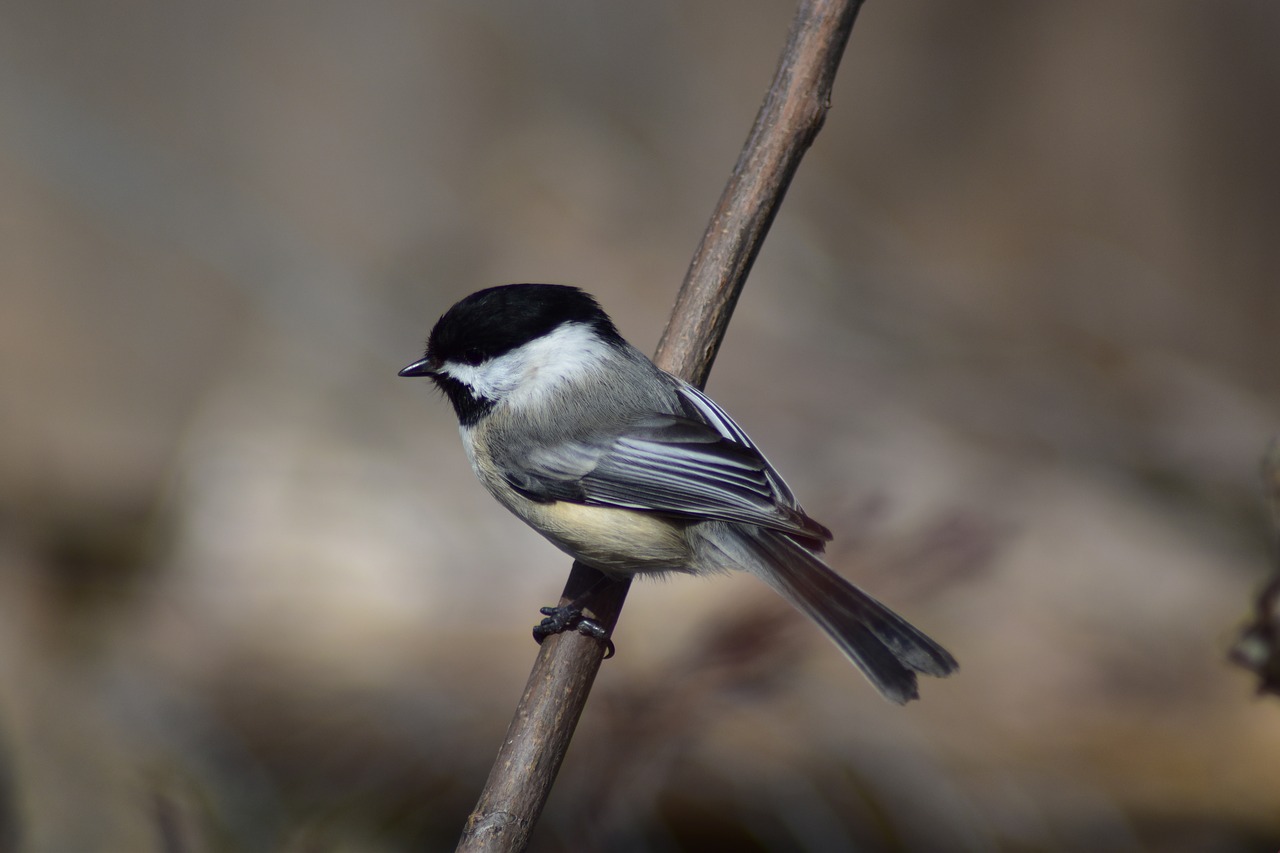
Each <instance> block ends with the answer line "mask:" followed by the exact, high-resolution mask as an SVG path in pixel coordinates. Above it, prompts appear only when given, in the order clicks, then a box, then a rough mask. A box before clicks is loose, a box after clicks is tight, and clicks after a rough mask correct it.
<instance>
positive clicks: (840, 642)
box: [739, 528, 959, 705]
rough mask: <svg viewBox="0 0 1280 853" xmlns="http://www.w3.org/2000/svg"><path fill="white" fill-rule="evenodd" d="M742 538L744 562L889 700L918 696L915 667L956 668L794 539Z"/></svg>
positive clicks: (929, 670)
mask: <svg viewBox="0 0 1280 853" xmlns="http://www.w3.org/2000/svg"><path fill="white" fill-rule="evenodd" d="M739 530H741V528H739ZM742 539H743V540H746V541H745V542H744V544H745V545H746V547H747V549H748V550H749V551H750V552H751V554H752V556H754V557H755V559H754V560H750V561H744V562H749V563H750V564H749V565H744V566H743V568H747V569H749V570H751V571H752V572H753V573H754V574H756V575H758V576H759V577H760V578H761V579H762V580H763V581H764V582H765V583H767V584H769V586H771V587H773V589H774V590H775V591H777V592H778V593H779V594H781V595H782V597H783V598H785V599H787V601H789V602H791V604H792V605H794V606H795V607H796V608H797V609H799V610H800V611H801V612H802V613H804V614H805V615H807V616H809V618H811V619H813V621H815V622H817V623H818V625H820V626H821V627H822V629H823V630H824V631H826V632H827V634H828V635H829V636H830V637H831V639H832V640H833V641H835V644H836V645H837V646H839V647H840V650H841V651H843V652H844V653H845V655H846V656H847V657H848V658H849V659H850V660H852V661H853V662H854V663H855V664H856V665H857V667H858V668H859V669H860V670H862V672H863V674H865V675H866V676H867V678H868V679H870V681H871V683H872V684H874V685H875V686H876V689H878V690H879V691H880V692H881V693H882V694H883V695H884V697H885V698H886V699H888V700H890V701H891V702H896V703H898V704H899V705H902V704H905V703H906V702H908V701H910V700H911V699H916V698H918V697H919V692H918V691H917V686H916V673H917V672H920V673H924V674H925V675H933V676H937V677H939V678H943V677H945V676H948V675H950V674H951V673H953V672H955V671H956V670H957V669H958V668H959V664H958V663H956V659H955V658H954V657H952V656H951V654H950V653H949V652H947V650H946V649H944V648H942V646H940V645H938V644H937V643H935V642H934V641H933V640H931V639H929V638H928V637H927V636H925V635H924V633H923V632H921V631H920V630H919V629H918V628H916V627H915V626H913V625H912V624H911V623H909V622H908V621H907V620H905V619H903V618H902V617H901V616H899V615H898V614H896V613H894V612H893V611H892V610H890V609H889V608H888V607H885V606H884V605H883V604H881V603H880V602H878V601H876V600H875V599H874V598H872V597H871V596H869V595H867V594H866V593H865V592H863V591H862V590H860V589H858V588H857V587H856V586H854V585H853V584H851V583H849V582H848V581H846V580H845V579H844V578H842V577H840V576H839V575H838V574H836V573H835V572H833V571H832V570H831V569H830V568H828V567H827V566H826V564H824V563H823V562H822V561H821V560H819V559H818V558H817V557H815V556H814V555H813V554H811V553H809V552H808V551H807V550H805V548H804V547H803V546H801V545H799V544H798V543H796V542H794V541H792V540H791V539H789V538H787V537H786V536H783V535H781V534H777V533H773V532H770V531H764V530H761V531H759V533H758V534H756V535H749V536H744V537H742Z"/></svg>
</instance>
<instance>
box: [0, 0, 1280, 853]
mask: <svg viewBox="0 0 1280 853" xmlns="http://www.w3.org/2000/svg"><path fill="white" fill-rule="evenodd" d="M791 13H792V7H791V5H790V4H788V3H770V2H755V0H752V2H744V0H705V2H696V3H677V2H656V3H614V4H595V3H589V2H582V0H572V2H571V1H570V0H565V2H552V3H538V4H524V3H519V2H511V1H510V0H500V1H499V2H490V3H482V4H478V3H419V2H406V0H374V2H363V3H354V2H345V3H344V2H330V3H307V4H304V3H284V4H259V3H243V2H242V3H217V4H211V3H172V4H163V3H143V2H126V3H113V4H92V3H71V4H65V3H47V2H41V0H17V1H16V2H9V3H6V4H4V6H3V9H2V10H0V239H2V241H3V251H2V252H0V282H2V286H3V291H2V292H3V297H4V300H3V305H4V311H3V313H0V377H2V382H3V385H2V386H0V388H2V391H3V397H2V398H0V435H2V436H3V439H2V441H0V850H6V851H7V850H32V851H54V853H61V852H62V851H140V850H170V851H186V850H193V851H215V850H267V849H273V850H275V849H282V850H291V851H321V853H326V852H327V851H401V850H432V849H447V848H449V847H450V846H451V845H452V843H453V842H454V840H455V839H456V837H457V833H458V831H459V829H460V827H461V824H462V821H463V819H464V818H465V816H466V814H467V812H468V810H469V808H470V806H471V805H472V804H473V801H474V797H475V795H476V794H477V792H478V790H479V787H480V785H481V783H482V781H483V779H484V776H485V774H486V773H487V770H488V766H489V762H490V761H491V759H492V756H493V754H494V752H495V750H496V749H497V745H498V741H499V739H500V738H501V736H502V733H503V731H504V729H505V726H506V724H507V721H508V718H509V714H510V711H511V709H512V707H513V706H514V703H515V700H516V698H517V696H518V694H519V692H520V690H521V688H522V686H523V682H524V677H525V675H526V673H527V671H528V667H529V665H530V663H531V662H532V659H533V656H534V646H533V644H532V642H531V640H530V637H529V628H530V626H531V625H532V623H533V622H534V621H535V619H536V616H537V614H536V609H537V607H538V606H539V605H542V604H547V603H550V602H552V601H554V599H555V598H556V596H557V595H558V594H559V591H560V587H561V584H562V582H563V579H564V576H565V574H566V571H567V568H568V566H567V560H566V559H565V558H564V557H563V556H561V555H560V554H559V552H557V551H555V550H554V549H553V548H551V546H549V545H546V544H545V543H543V542H542V541H541V540H540V539H538V538H537V537H536V536H535V535H534V534H532V533H531V532H528V531H526V530H525V529H524V528H523V526H522V525H520V524H519V523H518V522H517V521H516V520H514V519H513V518H511V517H509V516H508V515H506V513H505V512H504V511H503V510H502V509H501V508H499V507H498V506H497V505H496V504H494V503H492V501H491V500H490V499H489V498H488V497H487V496H486V495H484V494H483V493H482V491H481V490H480V488H479V486H477V485H476V484H475V483H474V482H473V481H472V478H471V474H470V472H469V470H468V469H467V466H466V461H465V459H464V457H463V453H462V449H461V447H460V445H459V442H458V439H457V436H456V430H455V425H454V421H453V416H452V414H451V412H450V411H449V410H448V407H447V405H445V403H444V402H443V400H441V399H439V398H437V397H435V396H434V395H433V394H432V393H430V392H429V389H428V387H427V384H426V383H424V382H422V381H416V382H410V381H406V380H402V379H397V378H396V376H395V373H396V370H397V369H398V368H399V367H401V366H403V365H404V364H406V363H407V362H409V361H411V360H412V359H414V358H415V357H416V356H417V355H418V354H419V353H420V349H421V345H422V341H423V339H424V337H425V335H426V332H427V330H428V328H429V326H430V324H431V323H432V322H433V321H434V319H435V318H436V317H437V316H439V314H440V313H441V312H442V311H443V310H444V309H445V308H447V307H448V306H449V305H450V304H452V302H453V301H454V300H456V299H458V298H459V297H461V296H463V295H465V294H466V293H469V292H471V291H472V290H475V289H478V288H480V287H483V286H488V285H493V284H500V283H505V282H510V281H556V282H566V283H573V284H578V285H581V286H584V287H586V288H588V289H589V290H591V291H593V292H594V293H596V294H597V295H598V296H599V297H600V298H601V300H602V301H603V303H604V305H605V306H606V308H607V309H608V310H609V311H610V312H611V313H612V314H613V315H614V316H615V318H616V319H617V320H618V322H619V325H620V326H621V328H622V330H623V332H624V334H626V335H627V336H628V337H630V338H631V339H632V340H633V341H634V342H636V343H637V344H638V345H639V346H641V347H642V348H644V349H646V350H651V349H652V348H653V345H654V343H655V342H656V341H657V338H658V335H659V334H660V332H661V328H662V325H663V323H664V322H665V319H666V315H667V312H668V310H669V307H670V305H671V304H672V301H673V298H674V294H675V290H676V288H677V286H678V284H679V281H680V278H681V276H682V274H683V272H684V270H685V267H686V264H687V262H688V258H689V255H690V253H691V251H692V249H693V247H694V246H695V244H696V242H697V240H698V238H699V236H700V234H701V230H702V228H703V225H704V223H705V219H706V217H707V215H708V214H709V212H710V211H711V209H712V206H713V204H714V202H715V200H716V198H717V197H718V194H719V192H720V190H721V188H722V185H723V182H724V179H725V177H726V176H727V173H728V169H729V167H730V166H731V164H732V162H733V161H734V159H735V157H736V155H737V152H738V149H739V146H740V144H741V142H742V140H743V139H744V137H745V134H746V131H747V129H748V127H749V125H750V122H751V120H752V118H753V116H754V114H755V111H756V108H757V106H758V104H759V101H760V99H761V96H762V94H763V92H764V89H765V86H766V85H767V83H768V80H769V78H770V76H771V74H772V71H773V68H774V65H775V62H776V59H777V56H778V53H779V51H780V49H781V46H782V44H783V40H784V36H785V32H786V28H787V25H788V22H789V19H790V16H791ZM1278 43H1280V6H1277V5H1276V4H1273V3H1269V2H1265V0H1256V2H1243V1H1242V0H1241V1H1240V2H1225V3H1214V4H1209V3H1200V4H1196V3H1170V2H1166V0H1141V1H1140V0H1133V2H1123V3H1114V2H1103V0H1097V1H1096V2H1080V3H1018V2H992V3H976V4H975V3H964V4H935V3H923V2H893V3H888V2H873V3H869V4H868V5H867V7H866V8H865V9H864V10H863V12H862V14H861V16H860V19H859V21H858V24H857V27H856V28H855V31H854V35H853V39H852V41H851V44H850V47H849V50H848V53H847V55H846V59H845V62H844V65H843V68H842V71H841V75H840V78H839V79H838V81H837V85H836V90H835V98H834V109H833V111H832V112H831V114H830V116H829V119H828V121H827V124H826V128H825V130H824V132H823V133H822V135H821V136H820V137H819V138H818V141H817V144H816V146H815V147H814V148H813V149H812V151H811V153H810V155H809V157H808V158H807V159H806V161H805V163H804V165H803V167H802V169H801V172H800V174H799V177H798V179H797V181H796V182H795V184H794V186H793V187H792V190H791V193H790V195H789V197H788V199H787V201H786V204H785V205H784V207H783V209H782V212H781V215H780V216H779V218H778V221H777V223H776V225H775V227H774V229H773V233H772V235H771V237H770V238H769V240H768V242H767V243H766V246H765V249H764V251H763V253H762V255H761V257H760V260H759V263H758V264H757V266H756V269H755V271H754V273H753V274H752V277H751V281H750V283H749V285H748V288H747V290H746V292H745V295H744V297H743V299H742V301H741V303H740V306H739V309H738V313H737V316H736V318H735V320H734V323H733V324H732V326H731V328H730V332H729V337H728V340H727V344H726V346H725V348H724V350H723V351H722V353H721V356H720V360H719V363H718V365H717V367H716V370H715V372H714V374H713V377H712V380H711V383H710V386H709V388H710V391H711V392H712V393H713V395H714V396H715V397H716V398H717V399H718V400H719V401H720V402H721V403H722V404H723V405H724V406H725V407H726V408H727V409H728V410H729V411H731V412H733V413H734V414H735V416H736V417H737V418H738V419H739V420H740V421H741V422H742V424H743V425H744V426H745V427H746V428H747V429H749V430H750V431H751V432H752V434H753V436H754V437H755V438H756V439H757V440H758V441H759V442H760V443H761V445H762V446H763V447H765V448H766V449H767V451H768V452H769V454H770V456H771V458H772V459H773V461H774V462H775V463H776V464H777V465H778V467H779V468H780V469H781V470H782V471H783V472H784V473H786V474H787V476H788V479H789V481H790V482H791V485H792V486H793V487H794V488H795V490H796V491H797V492H798V493H799V494H800V495H801V496H802V499H803V500H804V502H805V504H806V506H807V507H808V508H809V510H810V511H811V512H812V513H813V514H814V515H815V516H816V517H817V518H819V519H821V520H822V521H824V522H825V523H827V524H828V525H829V526H831V527H832V528H833V529H835V530H836V531H837V537H838V538H837V541H836V543H835V544H834V546H833V548H832V550H831V558H832V562H833V564H834V565H836V566H837V568H838V569H839V570H840V571H842V572H844V573H845V574H846V575H848V576H850V577H853V578H856V579H858V581H859V582H860V583H861V584H863V585H864V586H866V587H867V588H868V589H870V590H872V591H873V592H875V593H876V594H877V595H879V596H880V597H882V598H884V599H885V600H886V601H888V602H889V603H891V604H892V605H893V606H895V607H896V608H898V609H899V610H901V611H902V612H903V613H904V614H905V615H907V616H908V617H909V618H910V619H912V620H913V621H915V622H917V623H918V624H919V625H921V626H922V627H923V628H925V629H926V630H927V631H929V632H930V633H931V634H933V635H934V636H936V637H937V638H938V639H940V640H941V641H943V642H944V643H945V644H946V645H948V646H949V647H950V648H951V649H952V650H953V651H954V652H955V653H956V655H957V657H958V658H959V659H960V660H961V662H962V666H963V669H962V670H961V672H960V674H959V675H958V676H957V677H955V678H952V679H950V680H947V681H945V682H937V681H932V680H926V682H925V683H923V684H922V694H923V700H922V701H921V702H919V703H913V704H912V705H911V706H910V707H908V708H906V709H899V708H895V707H890V706H889V705H888V704H887V703H885V702H883V701H882V700H881V699H880V698H879V697H878V696H877V695H875V693H874V691H873V690H871V689H870V687H868V685H867V684H866V683H864V681H863V680H862V679H861V678H860V677H859V676H858V675H857V674H856V672H855V671H854V670H853V669H852V668H851V667H850V666H849V665H848V664H847V663H846V662H845V661H844V660H843V659H842V658H841V657H840V656H839V654H838V653H837V652H836V651H835V649H834V648H833V647H832V646H830V645H829V644H828V643H827V642H826V641H825V640H824V639H823V638H822V637H821V635H820V634H819V632H818V631H817V630H816V629H814V628H813V627H811V626H809V625H807V624H805V623H804V622H803V621H802V620H801V619H799V617H796V616H794V615H793V614H791V613H790V611H788V610H787V609H786V608H785V605H783V604H781V603H779V602H778V601H776V600H775V599H773V598H772V597H770V595H768V594H767V593H766V592H765V591H764V590H763V589H762V588H761V587H760V586H759V585H758V584H756V583H755V582H754V581H752V580H751V579H750V578H740V577H725V578H718V579H715V580H695V579H685V578H680V579H675V580H672V581H671V582H669V583H642V584H639V585H637V586H636V587H635V588H634V589H633V591H632V594H631V597H630V601H629V602H628V606H627V609H626V612H625V613H624V614H623V618H622V622H621V624H620V628H619V632H618V634H617V637H616V639H617V642H618V648H619V652H618V656H617V658H616V659H614V660H612V661H610V662H609V663H608V664H607V665H606V666H605V667H604V669H603V671H602V675H601V677H600V680H599V682H598V685H597V688H596V692H595V694H594V695H593V697H592V699H591V702H590V704H589V705H588V708H587V712H586V714H585V716H584V720H583V725H582V728H581V729H580V731H579V735H578V737H577V740H576V741H575V743H574V745H573V749H572V751H571V753H570V755H569V757H568V760H567V762H566V765H565V769H564V772H563V774H562V777H561V779H560V782H559V785H558V787H557V789H556V791H555V793H554V795H553V797H552V800H551V802H550V804H549V806H548V809H547V812H546V814H545V817H544V820H543V823H542V825H541V826H540V827H539V829H538V831H537V833H536V835H535V848H536V849H537V850H539V851H559V850H589V849H608V850H623V851H626V850H634V851H644V850H663V851H672V850H709V849H739V850H806V851H833V850H841V849H852V848H857V849H872V850H873V849H884V848H890V847H892V848H893V849H902V850H940V849H946V850H986V849H1005V850H1143V849H1160V850H1174V851H1176V850H1196V851H1201V850H1205V851H1208V850H1212V851H1236V850H1241V851H1252V850H1259V851H1261V850H1266V851H1273V850H1275V849H1276V841H1277V839H1280V703H1278V702H1276V701H1274V700H1267V699H1260V698H1257V697H1256V696H1255V695H1254V692H1253V683H1252V681H1251V679H1250V678H1249V677H1248V675H1247V674H1245V673H1243V672H1242V671H1239V670H1236V669H1233V668H1231V667H1230V666H1229V665H1228V664H1227V663H1226V662H1225V654H1226V650H1227V648H1228V647H1229V646H1230V644H1231V641H1232V639H1233V637H1234V635H1235V631H1236V629H1237V626H1238V625H1239V624H1240V622H1241V621H1242V620H1243V619H1244V618H1245V617H1246V615H1247V612H1248V607H1249V596H1250V594H1251V592H1252V590H1254V589H1255V588H1256V587H1257V586H1258V584H1259V583H1260V582H1261V580H1262V578H1263V576H1264V574H1265V572H1266V570H1267V567H1268V564H1269V562H1270V561H1271V559H1272V555H1271V554H1270V553H1269V551H1268V532H1267V523H1266V520H1265V518H1264V514H1263V512H1262V511H1261V503H1260V500H1259V497H1258V489H1257V478H1256V467H1257V459H1258V458H1259V456H1260V455H1261V453H1262V452H1263V449H1264V447H1265V446H1266V443H1267V441H1268V440H1269V438H1270V436H1271V435H1272V433H1273V432H1275V431H1276V430H1277V429H1280V371H1278V370H1277V368H1278V367H1280V334H1277V326H1278V324H1280V287H1277V282H1276V280H1275V277H1276V271H1277V268H1278V261H1280V240H1278V239H1277V233H1278V227H1280V204H1278V203H1277V198H1278V197H1280V158H1278V157H1277V155H1276V152H1277V151H1280V50H1277V49H1276V45H1277V44H1278Z"/></svg>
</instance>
